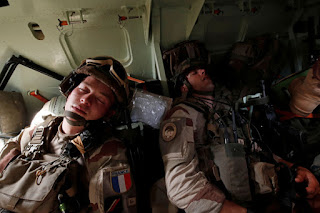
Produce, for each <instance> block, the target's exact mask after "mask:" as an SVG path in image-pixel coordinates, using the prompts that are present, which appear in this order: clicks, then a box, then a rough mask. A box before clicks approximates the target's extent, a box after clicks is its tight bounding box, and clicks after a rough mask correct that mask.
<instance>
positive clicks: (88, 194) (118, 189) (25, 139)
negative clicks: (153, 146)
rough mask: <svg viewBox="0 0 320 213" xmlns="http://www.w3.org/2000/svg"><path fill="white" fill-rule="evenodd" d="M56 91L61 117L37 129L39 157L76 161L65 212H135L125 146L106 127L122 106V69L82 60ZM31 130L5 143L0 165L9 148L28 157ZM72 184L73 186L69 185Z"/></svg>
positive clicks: (108, 61) (109, 61) (106, 61)
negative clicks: (63, 99)
mask: <svg viewBox="0 0 320 213" xmlns="http://www.w3.org/2000/svg"><path fill="white" fill-rule="evenodd" d="M60 90H61V92H62V93H63V95H65V96H66V97H67V101H66V104H65V116H64V117H63V118H60V117H54V118H50V119H49V121H47V120H48V119H47V120H46V121H45V122H47V123H48V122H49V124H48V125H47V124H40V125H38V126H37V127H39V126H45V130H44V131H43V132H44V133H41V134H43V135H40V137H44V138H46V139H47V140H44V145H43V147H42V148H43V149H42V150H41V152H42V153H52V154H57V155H68V156H71V157H77V158H78V159H77V161H78V162H79V165H80V166H79V167H80V168H78V167H77V168H78V169H77V170H76V169H74V171H73V173H72V174H71V178H70V180H69V182H70V181H71V183H69V185H71V186H72V187H70V189H72V188H73V190H70V189H68V190H66V192H67V195H69V196H70V197H76V198H77V199H76V201H72V204H70V205H69V207H72V205H73V207H72V208H71V209H69V210H67V211H69V212H72V211H74V212H79V211H80V208H79V207H78V209H77V208H75V206H76V205H79V206H81V208H82V209H85V210H86V212H109V211H117V212H136V195H135V186H134V182H133V179H132V175H131V173H130V166H129V163H128V159H127V157H126V154H125V153H126V148H125V146H124V144H123V143H122V142H121V141H120V140H119V139H117V138H116V137H114V135H113V132H112V131H111V129H110V125H108V122H109V121H110V119H111V118H112V116H115V115H116V114H117V110H125V108H126V107H127V102H128V95H129V88H128V80H127V73H126V71H125V69H124V67H123V66H122V65H121V63H120V62H118V61H117V60H115V59H114V58H112V57H109V56H103V57H95V58H88V59H85V60H83V61H82V63H81V65H80V66H79V67H78V68H77V69H76V70H74V71H73V72H71V73H70V74H69V75H68V76H67V77H66V78H65V79H64V80H63V81H62V83H61V84H60ZM46 126H47V127H46ZM36 130H37V128H35V127H29V128H26V129H24V130H23V131H22V133H20V135H18V136H17V137H15V138H13V139H11V140H10V141H8V142H7V144H6V145H5V147H4V149H3V150H2V151H1V155H0V157H1V160H2V161H1V164H2V165H3V164H4V163H5V162H7V161H8V159H9V158H10V155H12V153H14V152H12V150H16V151H17V150H18V151H19V152H22V154H24V155H25V156H29V154H30V150H31V149H30V148H28V149H26V147H28V146H29V147H32V144H30V143H29V142H30V141H32V140H33V138H34V137H37V136H34V135H35V134H37V133H35V131H36ZM10 151H11V152H10ZM28 152H29V153H28ZM31 154H32V155H33V154H34V153H31ZM25 159H27V160H28V158H25ZM9 166H10V164H9ZM45 178H46V176H44V177H43V180H44V179H45ZM1 181H2V180H1ZM33 181H34V180H33ZM37 181H39V180H38V179H37ZM76 182H78V185H77V186H75V187H74V185H75V183H76ZM76 190H78V193H76ZM72 191H73V192H72ZM39 193H40V192H39ZM81 193H82V194H81ZM63 195H64V196H66V194H62V195H60V197H58V199H59V201H60V203H61V202H62V203H64V201H62V200H63ZM86 198H87V199H89V200H90V205H89V206H90V207H87V206H86V205H85V204H86V201H87V200H86ZM64 200H65V199H64ZM62 203H61V204H62ZM88 204H89V203H88ZM8 205H9V204H8ZM17 205H18V204H17ZM2 207H3V206H2ZM11 207H12V206H11ZM56 207H57V206H53V207H50V206H48V207H47V209H44V211H45V212H51V210H52V209H56ZM3 208H5V207H3ZM5 209H7V208H5ZM27 209H28V208H25V212H27ZM10 210H11V209H10ZM12 211H16V210H15V209H14V208H13V210H12ZM61 211H62V212H64V211H65V210H64V209H62V210H61Z"/></svg>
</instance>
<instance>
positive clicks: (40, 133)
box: [22, 116, 55, 159]
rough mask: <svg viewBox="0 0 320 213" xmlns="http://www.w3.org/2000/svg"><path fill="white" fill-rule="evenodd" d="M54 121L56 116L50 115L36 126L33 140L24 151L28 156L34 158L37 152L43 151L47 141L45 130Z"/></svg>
mask: <svg viewBox="0 0 320 213" xmlns="http://www.w3.org/2000/svg"><path fill="white" fill-rule="evenodd" d="M54 121H55V117H54V116H48V117H47V118H46V120H45V121H44V122H43V123H41V124H40V125H38V126H36V128H35V129H34V130H33V134H32V137H31V141H30V142H29V143H28V145H27V146H26V147H25V148H24V150H23V152H22V153H23V154H24V155H25V156H26V157H27V158H30V159H33V158H35V156H36V155H37V154H39V153H41V152H42V147H43V144H44V142H45V138H44V137H45V132H46V131H47V129H48V128H49V126H50V125H51V124H52V122H54Z"/></svg>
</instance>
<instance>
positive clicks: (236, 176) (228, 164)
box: [212, 143, 251, 201]
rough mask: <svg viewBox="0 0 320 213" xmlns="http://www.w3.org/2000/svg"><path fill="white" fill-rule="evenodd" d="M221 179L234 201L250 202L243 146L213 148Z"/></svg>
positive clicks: (237, 144)
mask: <svg viewBox="0 0 320 213" xmlns="http://www.w3.org/2000/svg"><path fill="white" fill-rule="evenodd" d="M212 153H213V155H214V163H215V164H216V165H217V166H218V168H219V173H220V178H221V180H222V182H223V184H224V185H225V187H226V189H227V190H228V192H229V193H230V194H231V196H232V198H233V199H234V200H238V201H250V200H251V192H250V185H249V175H248V167H247V162H246V157H245V151H244V147H243V145H242V144H239V143H226V144H219V145H214V146H213V147H212Z"/></svg>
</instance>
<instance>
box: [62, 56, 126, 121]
mask: <svg viewBox="0 0 320 213" xmlns="http://www.w3.org/2000/svg"><path fill="white" fill-rule="evenodd" d="M87 76H93V77H95V78H96V79H98V80H100V81H101V82H102V83H104V84H106V85H107V86H108V87H109V88H110V89H111V90H112V91H113V93H114V95H115V98H116V105H117V108H118V109H119V108H125V107H127V104H128V97H129V85H128V76H127V72H126V70H125V69H124V67H123V66H122V64H121V63H120V62H119V61H117V60H116V59H114V58H113V57H110V56H98V57H94V58H87V59H85V60H83V61H82V62H81V64H80V66H79V67H78V68H77V69H75V70H73V71H72V72H71V73H70V74H69V75H68V76H66V77H65V78H64V79H63V80H62V82H61V84H60V92H61V93H62V94H63V95H64V96H65V97H68V96H69V94H70V93H71V92H72V90H73V89H74V88H76V87H77V86H78V85H79V84H80V83H81V82H82V81H83V80H84V79H85V78H86V77H87ZM65 114H68V116H70V117H72V118H74V119H75V120H77V121H81V120H82V122H80V123H79V122H78V123H79V124H76V125H83V122H84V121H83V118H82V117H81V116H79V115H77V114H75V113H72V112H65Z"/></svg>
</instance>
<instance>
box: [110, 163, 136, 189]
mask: <svg viewBox="0 0 320 213" xmlns="http://www.w3.org/2000/svg"><path fill="white" fill-rule="evenodd" d="M110 177H111V181H110V182H111V185H112V189H113V191H115V192H117V193H123V192H126V191H128V190H129V189H130V188H131V185H132V182H131V176H130V171H129V170H128V169H124V170H119V171H113V172H111V174H110Z"/></svg>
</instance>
